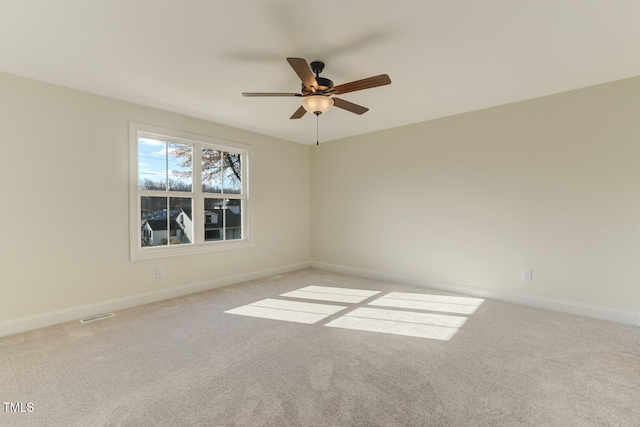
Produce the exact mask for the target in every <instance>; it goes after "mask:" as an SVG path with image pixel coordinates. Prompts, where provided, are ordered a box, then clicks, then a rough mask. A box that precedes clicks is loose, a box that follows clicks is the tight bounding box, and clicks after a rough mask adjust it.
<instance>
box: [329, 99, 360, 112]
mask: <svg viewBox="0 0 640 427" xmlns="http://www.w3.org/2000/svg"><path fill="white" fill-rule="evenodd" d="M331 99H333V106H334V107H338V108H342V109H343V110H347V111H351V112H352V113H356V114H364V113H366V112H367V111H369V109H368V108H367V107H363V106H362V105H358V104H354V103H353V102H349V101H345V100H344V99H340V98H331Z"/></svg>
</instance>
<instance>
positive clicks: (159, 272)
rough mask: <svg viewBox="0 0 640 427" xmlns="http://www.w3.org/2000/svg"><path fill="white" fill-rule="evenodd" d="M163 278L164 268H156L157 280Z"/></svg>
mask: <svg viewBox="0 0 640 427" xmlns="http://www.w3.org/2000/svg"><path fill="white" fill-rule="evenodd" d="M161 277H164V268H162V267H159V268H156V278H158V279H159V278H161Z"/></svg>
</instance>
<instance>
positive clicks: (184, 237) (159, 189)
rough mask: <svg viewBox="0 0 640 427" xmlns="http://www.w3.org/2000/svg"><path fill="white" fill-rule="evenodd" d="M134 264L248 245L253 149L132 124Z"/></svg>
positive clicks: (131, 172)
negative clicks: (250, 159)
mask: <svg viewBox="0 0 640 427" xmlns="http://www.w3.org/2000/svg"><path fill="white" fill-rule="evenodd" d="M129 133H130V136H129V139H130V141H129V145H130V163H131V167H130V187H131V188H130V192H131V200H130V205H131V209H130V211H131V212H130V217H131V237H130V239H131V259H132V260H138V259H151V258H158V257H165V256H174V255H182V254H190V253H199V252H208V251H214V250H227V249H234V248H239V247H246V246H249V245H250V239H249V219H248V218H249V217H248V212H249V198H248V182H247V181H248V165H249V154H250V146H248V145H245V144H240V143H236V142H231V141H225V140H219V139H216V138H210V137H204V136H200V135H193V134H188V133H185V132H180V131H174V130H169V129H163V128H158V127H154V126H148V125H142V124H138V123H130V132H129Z"/></svg>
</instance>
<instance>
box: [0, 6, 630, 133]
mask: <svg viewBox="0 0 640 427" xmlns="http://www.w3.org/2000/svg"><path fill="white" fill-rule="evenodd" d="M639 18H640V1H637V0H600V1H598V0H536V1H525V0H522V1H520V0H484V1H477V0H459V1H435V0H432V1H427V0H394V1H382V0H380V1H371V0H349V1H344V0H324V1H313V2H312V1H307V0H243V1H235V2H234V1H228V0H227V1H222V0H208V1H207V0H180V1H178V0H56V1H51V0H19V1H18V0H0V70H2V71H6V72H9V73H13V74H18V75H22V76H26V77H31V78H34V79H38V80H43V81H47V82H51V83H55V84H58V85H62V86H67V87H70V88H74V89H80V90H83V91H87V92H92V93H96V94H100V95H106V96H109V97H113V98H117V99H122V100H126V101H131V102H135V103H138V104H143V105H148V106H152V107H157V108H161V109H164V110H169V111H173V112H177V113H182V114H186V115H189V116H194V117H198V118H202V119H206V120H211V121H214V122H217V123H222V124H226V125H230V126H234V127H238V128H242V129H247V130H251V131H255V132H259V133H261V134H265V135H271V136H275V137H279V138H283V139H286V140H290V141H295V142H299V143H303V144H313V143H315V141H316V123H315V121H316V120H315V117H314V116H313V115H310V114H307V115H305V116H304V117H303V118H302V119H300V120H290V119H289V117H290V116H291V114H293V112H294V111H295V110H296V109H297V108H298V107H299V103H300V98H294V97H291V98H245V97H242V96H241V95H240V93H241V92H263V91H266V92H299V90H300V80H299V78H298V77H297V76H296V74H295V73H294V71H293V70H292V69H291V67H290V66H289V64H288V63H287V62H286V58H287V57H288V56H293V57H302V58H306V59H307V60H308V61H309V62H311V61H313V60H317V59H319V60H323V61H324V62H325V63H326V68H325V71H324V72H323V73H322V76H324V77H328V78H330V79H331V80H333V82H334V83H335V84H336V85H338V84H342V83H347V82H350V81H353V80H359V79H362V78H365V77H370V76H374V75H377V74H382V73H387V74H389V76H390V77H391V80H392V84H391V85H390V86H383V87H378V88H374V89H368V90H364V91H359V92H353V93H349V94H345V95H343V96H342V98H343V99H345V100H347V101H351V102H354V103H356V104H360V105H364V106H366V107H369V108H370V111H369V112H367V113H366V114H364V115H362V116H358V115H355V114H352V113H349V112H347V111H344V110H341V109H337V108H334V109H332V110H331V111H329V112H328V113H326V114H325V115H323V116H321V117H320V140H321V141H329V140H334V139H338V138H343V137H347V136H352V135H358V134H363V133H367V132H373V131H377V130H381V129H386V128H391V127H396V126H401V125H405V124H410V123H416V122H420V121H424V120H429V119H434V118H437V117H444V116H448V115H453V114H458V113H462V112H466V111H472V110H477V109H481V108H486V107H491V106H496V105H501V104H505V103H510V102H514V101H520V100H524V99H530V98H535V97H539V96H543V95H548V94H553V93H558V92H563V91H567V90H571V89H577V88H581V87H586V86H591V85H595V84H599V83H604V82H609V81H613V80H618V79H622V78H627V77H633V76H637V75H640V54H638V48H639V46H640V24H638V22H639ZM0 96H1V95H0Z"/></svg>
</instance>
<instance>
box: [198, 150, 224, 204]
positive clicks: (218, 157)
mask: <svg viewBox="0 0 640 427" xmlns="http://www.w3.org/2000/svg"><path fill="white" fill-rule="evenodd" d="M202 191H204V192H205V193H221V192H222V152H221V151H218V150H212V149H211V148H203V149H202Z"/></svg>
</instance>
